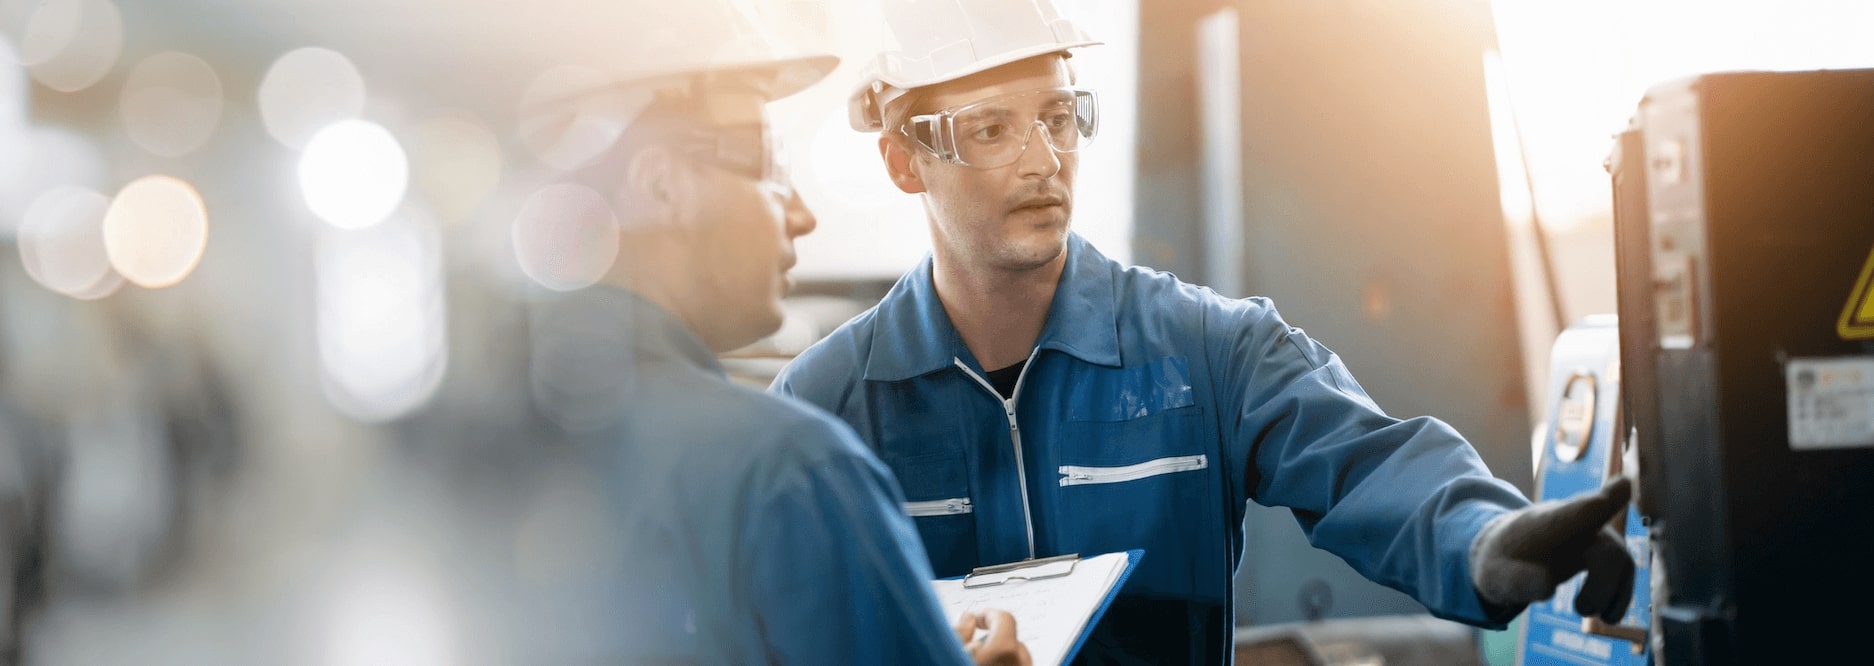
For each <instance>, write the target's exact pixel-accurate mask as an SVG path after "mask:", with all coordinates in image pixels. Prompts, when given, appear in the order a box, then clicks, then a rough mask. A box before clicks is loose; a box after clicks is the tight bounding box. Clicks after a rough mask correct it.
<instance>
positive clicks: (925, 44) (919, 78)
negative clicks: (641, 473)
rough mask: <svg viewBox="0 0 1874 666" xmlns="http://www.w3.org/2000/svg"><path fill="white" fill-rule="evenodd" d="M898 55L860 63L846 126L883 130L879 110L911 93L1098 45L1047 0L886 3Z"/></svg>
mask: <svg viewBox="0 0 1874 666" xmlns="http://www.w3.org/2000/svg"><path fill="white" fill-rule="evenodd" d="M884 9H885V20H886V22H888V23H890V24H891V31H892V34H893V35H894V36H896V37H897V38H898V45H899V50H897V51H886V52H883V53H880V54H878V56H877V57H876V58H873V59H872V62H870V63H867V64H866V68H865V70H864V72H863V73H862V74H861V79H860V83H859V86H858V88H856V89H855V90H853V93H852V96H851V98H849V99H848V102H847V107H846V108H847V117H848V120H849V121H850V122H851V123H852V128H853V129H856V130H859V131H861V132H876V131H878V130H880V129H883V128H884V118H883V117H882V115H881V114H883V112H884V110H885V106H886V105H887V104H888V103H890V102H891V100H893V99H896V98H897V97H898V96H899V95H902V94H904V92H905V91H908V90H911V89H913V88H921V87H923V86H928V85H934V84H938V83H943V82H945V81H953V80H956V79H960V78H963V77H965V76H969V75H971V74H975V73H977V72H981V71H984V70H988V69H991V68H995V67H1000V66H1002V65H1006V64H1009V63H1012V62H1015V61H1017V60H1022V59H1024V58H1032V57H1034V56H1038V55H1046V54H1049V53H1056V52H1062V51H1066V50H1067V49H1072V48H1079V47H1082V46H1093V45H1096V44H1099V43H1100V42H1099V41H1098V40H1095V39H1093V38H1091V37H1089V36H1087V33H1086V32H1084V31H1082V30H1081V29H1080V28H1079V27H1078V26H1075V25H1074V23H1073V21H1070V20H1068V19H1066V18H1063V17H1061V14H1060V12H1059V11H1058V10H1056V9H1055V8H1054V3H1053V2H1052V1H1051V0H885V7H884Z"/></svg>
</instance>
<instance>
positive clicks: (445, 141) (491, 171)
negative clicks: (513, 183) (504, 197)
mask: <svg viewBox="0 0 1874 666" xmlns="http://www.w3.org/2000/svg"><path fill="white" fill-rule="evenodd" d="M410 162H411V169H410V171H411V176H412V177H413V178H414V179H415V180H416V186H417V189H418V190H419V191H421V192H422V193H423V197H424V199H426V200H427V201H428V202H429V204H430V207H432V208H434V209H435V210H436V212H437V213H438V214H440V215H441V216H442V218H443V220H444V221H445V222H461V221H463V220H465V219H467V218H468V217H469V216H470V215H472V214H473V213H474V212H475V210H476V209H477V208H479V207H480V206H481V204H482V201H484V200H486V199H487V198H488V195H489V194H490V193H492V192H493V191H494V189H495V186H496V185H498V184H499V183H500V182H501V144H500V141H499V140H498V139H496V138H495V134H494V132H492V131H490V130H489V129H488V126H487V125H484V124H482V122H481V121H480V120H479V119H477V118H476V117H475V116H474V115H473V114H470V113H468V112H466V111H462V112H449V113H443V114H438V115H436V116H433V117H431V118H429V119H428V120H425V121H423V122H422V124H420V125H418V126H417V128H416V132H415V136H414V137H413V138H412V139H411V141H410Z"/></svg>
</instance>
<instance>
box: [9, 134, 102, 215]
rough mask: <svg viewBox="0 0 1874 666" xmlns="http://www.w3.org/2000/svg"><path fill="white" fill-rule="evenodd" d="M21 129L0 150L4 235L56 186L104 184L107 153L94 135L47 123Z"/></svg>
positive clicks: (93, 187)
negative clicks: (92, 137)
mask: <svg viewBox="0 0 1874 666" xmlns="http://www.w3.org/2000/svg"><path fill="white" fill-rule="evenodd" d="M20 132H21V133H20V134H17V135H15V137H14V138H15V139H16V140H17V142H9V143H7V144H5V147H6V149H4V150H0V237H4V236H7V235H11V232H12V231H13V230H14V229H15V228H17V227H18V225H19V222H20V219H21V218H22V216H24V214H25V212H26V207H27V206H29V205H31V204H32V202H33V201H34V200H35V199H37V198H39V195H41V194H44V193H46V192H48V191H50V190H52V189H53V188H55V187H62V186H68V185H70V186H78V187H85V188H90V189H94V190H96V189H102V188H103V186H104V173H105V164H104V155H103V153H102V152H101V151H99V149H98V146H97V144H96V143H94V142H92V140H91V139H90V138H88V137H86V136H85V135H83V134H79V133H77V132H72V131H70V130H66V129H63V128H59V127H50V126H45V125H41V126H38V127H30V128H23V129H21V130H20Z"/></svg>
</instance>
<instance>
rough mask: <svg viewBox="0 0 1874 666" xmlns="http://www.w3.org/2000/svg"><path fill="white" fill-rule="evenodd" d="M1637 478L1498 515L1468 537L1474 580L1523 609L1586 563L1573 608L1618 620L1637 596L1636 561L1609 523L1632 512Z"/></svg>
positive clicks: (1501, 601) (1497, 600)
mask: <svg viewBox="0 0 1874 666" xmlns="http://www.w3.org/2000/svg"><path fill="white" fill-rule="evenodd" d="M1632 494H1633V483H1632V482H1630V481H1628V480H1627V479H1626V478H1624V477H1623V478H1619V479H1615V480H1614V482H1613V483H1609V484H1607V485H1605V486H1602V487H1601V489H1600V491H1599V492H1595V493H1592V494H1588V495H1581V496H1578V497H1572V498H1569V499H1566V500H1550V501H1547V502H1542V503H1539V504H1535V505H1533V506H1528V507H1524V508H1522V509H1519V510H1516V511H1513V512H1510V513H1508V514H1505V515H1503V516H1499V517H1497V518H1496V519H1494V520H1491V521H1490V522H1489V523H1486V524H1485V525H1484V528H1483V529H1482V530H1480V531H1479V532H1478V533H1477V539H1476V540H1475V541H1472V542H1471V584H1472V585H1475V586H1477V594H1478V596H1479V597H1481V598H1483V600H1484V601H1488V602H1490V603H1492V604H1496V605H1498V606H1503V607H1506V608H1512V609H1521V608H1523V607H1525V606H1528V605H1529V604H1531V603H1533V602H1536V601H1540V600H1543V599H1547V598H1549V597H1552V596H1555V586H1557V585H1560V584H1562V582H1563V581H1566V580H1568V579H1569V578H1571V577H1573V576H1574V575H1575V574H1576V573H1577V572H1579V571H1581V570H1582V569H1587V571H1588V577H1587V580H1585V581H1583V582H1582V584H1581V591H1580V592H1578V593H1577V594H1575V612H1576V613H1579V614H1580V615H1581V616H1582V617H1596V616H1598V617H1600V618H1601V620H1602V621H1605V622H1619V621H1620V618H1621V617H1622V616H1624V615H1626V613H1627V602H1628V601H1629V600H1630V599H1631V598H1632V596H1633V559H1632V557H1631V556H1629V555H1628V554H1627V548H1626V545H1625V543H1624V541H1623V540H1622V538H1621V535H1619V534H1616V533H1614V529H1613V528H1612V527H1610V526H1608V524H1607V523H1608V521H1609V520H1611V519H1612V518H1613V517H1614V516H1615V515H1616V514H1618V513H1620V512H1622V511H1626V510H1627V499H1628V498H1629V497H1630V496H1632Z"/></svg>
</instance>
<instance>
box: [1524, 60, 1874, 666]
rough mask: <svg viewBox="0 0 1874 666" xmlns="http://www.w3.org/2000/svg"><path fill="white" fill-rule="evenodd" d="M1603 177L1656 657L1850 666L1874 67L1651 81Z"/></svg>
mask: <svg viewBox="0 0 1874 666" xmlns="http://www.w3.org/2000/svg"><path fill="white" fill-rule="evenodd" d="M1608 170H1609V172H1610V174H1611V175H1612V180H1613V187H1614V195H1615V216H1614V217H1615V236H1616V264H1617V271H1618V274H1619V276H1618V277H1619V279H1618V287H1619V328H1618V330H1619V350H1620V351H1619V355H1620V364H1619V365H1620V367H1621V373H1620V374H1621V380H1622V381H1621V385H1622V388H1623V390H1622V393H1623V395H1624V396H1625V397H1624V400H1623V401H1622V402H1623V403H1624V406H1623V409H1624V410H1625V415H1624V416H1623V417H1622V419H1621V420H1622V421H1624V422H1625V423H1626V424H1627V425H1628V427H1629V428H1631V430H1630V432H1631V434H1632V438H1633V442H1634V448H1635V452H1636V454H1637V456H1636V457H1637V460H1638V467H1639V469H1638V478H1639V485H1638V490H1639V494H1638V497H1639V500H1638V502H1637V504H1638V508H1639V510H1640V513H1641V514H1642V515H1643V516H1644V517H1645V518H1646V519H1647V520H1648V521H1649V523H1650V525H1649V531H1650V534H1651V544H1652V548H1653V550H1654V552H1655V555H1656V560H1655V561H1656V562H1657V563H1658V564H1657V567H1656V569H1655V570H1654V571H1652V572H1651V573H1652V575H1653V576H1655V577H1659V578H1661V579H1662V580H1661V581H1658V582H1657V583H1656V591H1655V592H1654V593H1653V595H1652V599H1651V601H1652V603H1653V604H1654V606H1655V608H1654V617H1653V618H1652V619H1651V622H1652V624H1651V625H1650V629H1649V632H1650V637H1651V641H1650V643H1651V647H1650V648H1648V649H1650V650H1652V651H1653V654H1651V655H1650V656H1651V657H1652V658H1653V659H1654V661H1655V662H1656V663H1661V664H1767V663H1801V664H1809V663H1865V662H1866V660H1868V659H1869V657H1868V656H1867V653H1868V652H1869V649H1868V648H1867V647H1865V641H1864V639H1863V638H1862V636H1861V634H1860V632H1862V631H1865V630H1866V628H1867V626H1868V622H1867V620H1869V619H1870V617H1874V611H1869V610H1868V603H1869V600H1870V599H1874V69H1868V70H1833V71H1804V72H1728V73H1717V74H1707V75H1702V76H1697V77H1693V78H1689V79H1684V80H1679V81H1674V82H1670V83H1665V84H1661V85H1658V86H1655V87H1653V88H1652V89H1651V90H1649V91H1648V94H1647V95H1646V97H1645V99H1644V101H1643V102H1642V103H1641V104H1640V106H1639V110H1638V112H1637V113H1636V115H1635V116H1634V118H1633V122H1632V124H1631V126H1630V128H1629V130H1628V131H1627V132H1625V133H1624V134H1623V135H1622V136H1621V137H1620V140H1619V144H1618V146H1617V147H1616V148H1615V151H1614V153H1613V155H1612V156H1611V157H1610V159H1609V161H1608ZM1563 414H1564V416H1566V414H1567V412H1565V411H1564V412H1563ZM1626 429H1627V428H1622V430H1626ZM1629 534H1631V532H1629ZM1659 583H1663V584H1659ZM1558 596H1559V595H1558ZM1636 596H1637V595H1636ZM1623 624H1624V623H1623ZM1532 626H1533V623H1532ZM1572 663H1595V662H1592V661H1589V662H1582V661H1574V662H1572ZM1608 663H1611V662H1608Z"/></svg>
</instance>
